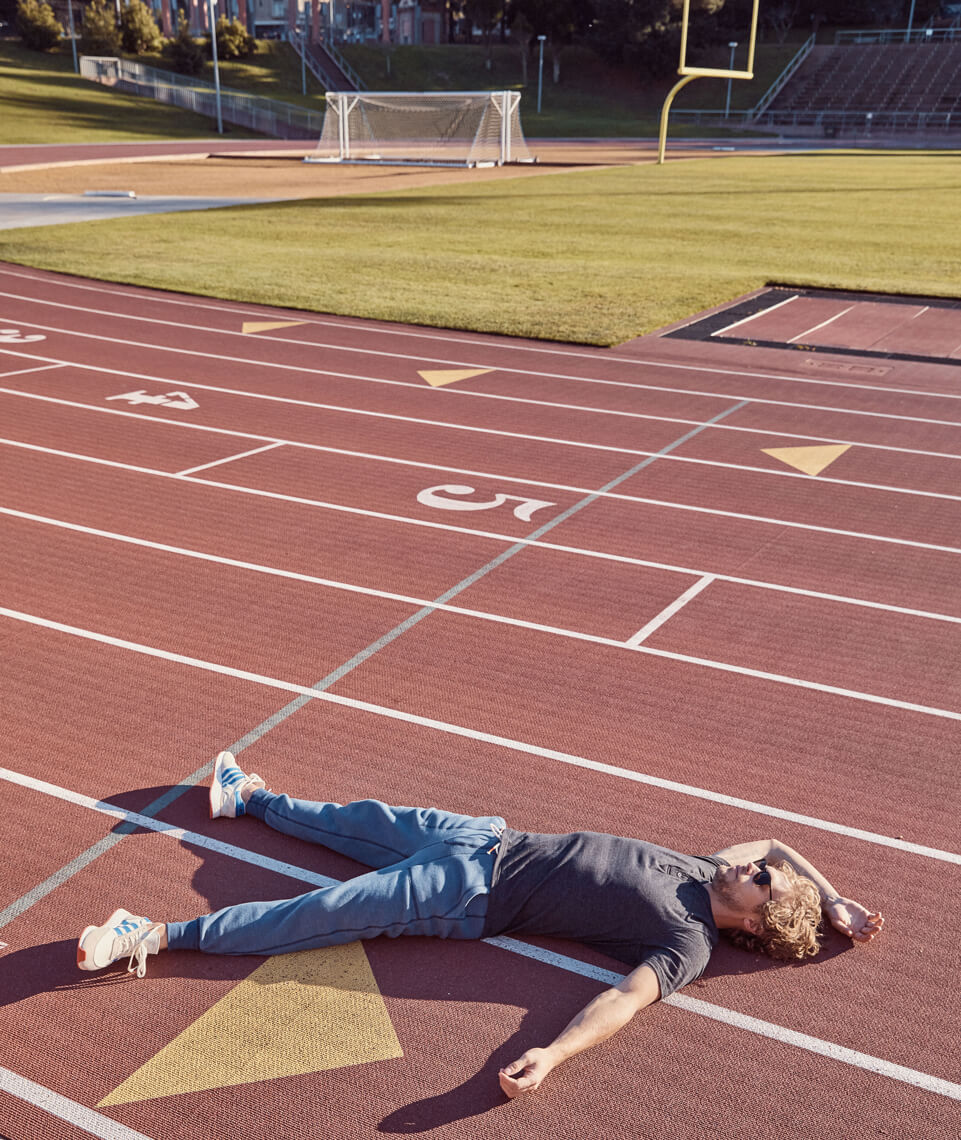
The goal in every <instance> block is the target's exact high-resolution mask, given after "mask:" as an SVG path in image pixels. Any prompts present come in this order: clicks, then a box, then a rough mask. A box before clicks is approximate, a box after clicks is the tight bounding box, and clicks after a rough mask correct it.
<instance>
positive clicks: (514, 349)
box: [0, 271, 961, 407]
mask: <svg viewBox="0 0 961 1140" xmlns="http://www.w3.org/2000/svg"><path fill="white" fill-rule="evenodd" d="M6 272H8V271H6ZM10 276H14V277H23V278H25V279H26V280H29V281H39V282H41V283H42V284H44V285H49V284H50V282H49V281H47V280H46V279H44V278H40V277H30V276H28V275H27V274H10ZM55 284H56V285H57V286H58V287H60V288H71V289H85V290H88V291H90V292H94V293H105V294H108V295H110V296H116V297H123V298H124V299H126V300H128V301H129V300H130V299H131V297H132V296H134V299H136V300H142V301H145V302H146V303H148V304H164V305H181V306H188V307H189V308H190V310H191V312H193V311H194V310H196V309H208V310H210V311H212V312H218V313H228V314H230V315H231V316H235V317H237V318H238V319H242V318H243V317H251V318H257V319H259V320H264V319H268V320H269V319H273V318H275V317H276V319H278V320H283V319H285V318H289V317H291V316H292V314H291V313H289V312H281V311H278V312H275V313H265V311H264V309H263V308H256V309H234V308H230V307H229V306H226V305H214V304H207V303H202V302H200V301H199V300H198V299H197V298H193V297H192V298H190V299H189V300H183V299H180V298H177V297H157V296H151V297H144V296H143V295H142V294H136V295H132V294H131V293H130V292H127V291H124V290H122V289H98V288H96V287H95V286H92V285H84V284H81V283H80V282H75V281H58V282H56V283H55ZM0 295H2V296H7V297H10V298H11V299H14V300H21V301H26V302H28V303H31V304H45V305H52V306H53V307H54V308H59V309H78V308H80V307H79V306H75V305H67V304H64V303H63V302H60V301H49V300H44V299H41V298H39V297H25V296H23V295H22V294H17V293H8V294H0ZM783 303H784V302H781V304H783ZM776 307H777V306H772V308H776ZM80 311H84V312H93V313H98V314H100V315H103V316H109V317H112V318H117V317H122V318H123V319H126V320H140V321H150V320H152V319H154V318H150V317H141V316H138V315H136V314H132V313H118V312H117V311H116V309H108V310H103V309H92V310H91V309H80ZM293 315H294V316H295V317H296V319H297V321H298V322H299V323H300V324H302V325H309V326H315V327H318V328H335V329H345V330H347V331H349V332H353V333H358V332H362V333H363V334H364V335H365V336H370V335H376V336H385V337H403V338H407V339H412V340H418V341H438V342H440V343H441V344H466V345H470V346H471V347H472V348H479V349H486V350H488V351H493V352H497V351H506V352H510V353H511V354H514V353H525V352H526V353H534V354H536V355H538V356H560V357H571V358H572V359H576V360H590V361H591V362H592V363H594V364H612V363H613V364H623V365H626V366H628V367H630V366H632V365H641V366H643V367H647V368H663V369H665V370H666V371H674V372H694V373H706V374H708V375H710V376H735V377H741V378H745V379H750V380H780V381H784V382H786V383H789V384H805V385H808V386H816V387H822V388H850V389H853V390H855V391H864V392H885V393H892V394H894V395H899V396H924V397H928V398H934V399H945V400H961V393H957V392H953V391H951V392H930V391H926V390H924V389H917V388H893V387H887V386H885V385H883V384H859V383H855V382H852V381H849V380H827V379H823V378H821V377H814V376H791V375H789V374H787V373H778V372H753V371H750V370H748V369H743V368H718V367H712V366H710V365H698V364H681V363H676V362H674V361H668V360H649V359H646V358H644V357H638V356H626V355H625V356H621V355H620V354H618V353H617V348H616V346H615V347H614V348H603V347H597V348H595V349H594V350H593V351H583V352H579V351H577V350H576V349H574V350H572V349H559V348H556V347H554V346H551V345H547V344H545V345H543V346H541V345H534V344H514V343H492V342H496V334H491V335H490V336H489V337H488V338H487V339H484V340H480V339H477V338H474V337H466V336H453V335H450V334H445V333H440V334H438V333H427V332H419V331H418V332H414V331H408V330H407V329H389V328H383V327H379V324H378V322H376V321H368V322H366V324H365V322H364V321H363V319H362V318H360V317H358V318H356V321H355V323H353V324H351V323H349V322H347V321H334V320H321V319H319V318H313V319H305V318H304V315H303V314H300V313H298V314H293ZM160 323H164V324H174V325H176V326H177V327H178V328H185V327H190V326H186V325H183V323H182V322H180V321H164V322H160ZM193 327H194V328H198V329H200V330H201V331H204V332H210V333H229V332H233V331H234V330H230V329H217V328H210V327H209V326H204V325H200V326H193ZM234 335H245V336H247V337H248V338H249V337H250V336H252V335H253V336H257V337H258V339H259V338H260V336H261V334H251V333H247V334H239V333H234ZM264 339H268V340H270V341H272V343H274V344H276V343H277V338H276V337H266V338H264ZM298 343H310V345H311V347H314V348H329V349H331V350H333V351H335V352H349V353H360V354H361V355H365V356H386V357H388V358H389V359H391V360H417V361H422V362H424V363H427V364H443V365H446V366H447V367H448V368H483V369H491V370H500V371H507V372H513V373H515V374H517V375H520V376H538V377H545V378H547V379H553V380H573V381H575V382H576V383H580V384H602V385H608V386H612V387H619V388H638V389H640V390H642V391H653V392H677V393H686V394H688V395H692V396H714V395H719V394H718V393H715V392H699V391H691V390H689V389H686V388H668V387H659V386H657V385H652V384H637V383H635V382H632V381H627V380H603V379H601V378H600V377H594V376H579V375H569V374H567V373H561V372H535V371H532V370H530V369H521V368H505V367H504V366H503V365H498V364H492V363H490V361H485V362H478V361H476V360H451V359H450V357H428V356H420V355H413V354H409V353H407V354H405V353H400V352H385V351H383V350H375V349H370V348H366V347H365V348H357V347H354V346H351V345H344V344H323V343H318V342H298ZM721 395H722V398H724V399H728V398H732V399H733V398H737V397H731V396H730V395H729V393H723V394H721ZM751 398H752V399H753V398H754V397H751ZM758 402H760V403H764V402H767V401H758ZM770 402H772V403H777V402H778V401H770ZM788 406H790V407H806V406H807V405H804V404H790V405H788Z"/></svg>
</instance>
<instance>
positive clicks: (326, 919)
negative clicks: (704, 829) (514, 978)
mask: <svg viewBox="0 0 961 1140" xmlns="http://www.w3.org/2000/svg"><path fill="white" fill-rule="evenodd" d="M210 814H211V817H212V818H217V817H218V816H226V817H229V818H235V817H237V816H242V815H252V816H255V817H256V818H257V819H262V820H263V821H264V822H265V823H267V824H268V825H269V826H270V827H272V828H274V829H275V830H277V831H281V832H283V833H284V834H286V835H293V836H296V837H298V838H300V839H305V840H307V841H309V842H312V843H320V844H323V845H324V846H325V847H329V848H331V849H332V850H334V851H339V852H340V853H341V854H343V855H346V856H348V857H349V858H351V859H356V860H358V861H359V862H361V863H364V864H366V865H367V866H369V867H374V868H376V870H374V871H372V872H370V873H369V874H366V875H359V876H357V877H356V878H353V879H348V880H346V881H345V882H343V883H339V884H337V885H336V886H332V887H324V888H322V889H319V890H314V891H308V892H306V893H305V894H302V895H298V896H297V897H296V898H292V899H285V900H280V901H277V902H253V903H241V904H239V905H237V906H228V907H225V908H224V909H223V910H219V911H216V912H215V913H213V914H207V915H203V916H201V917H199V918H195V919H192V920H191V921H189V922H166V923H163V922H161V923H154V922H151V921H150V920H149V919H148V918H144V917H141V916H137V915H133V914H131V913H130V912H129V911H127V910H124V909H122V908H121V909H119V910H116V911H114V913H113V914H112V915H111V916H110V917H109V918H108V919H107V921H106V922H105V923H104V924H103V926H88V927H87V928H86V930H84V932H83V934H81V936H80V941H79V943H78V946H77V963H78V965H79V966H80V968H81V969H82V970H100V969H103V968H104V967H105V966H109V965H110V964H111V963H112V962H115V961H116V960H117V959H118V958H123V957H127V956H129V958H130V962H129V964H128V970H129V971H131V972H133V971H134V970H136V973H137V976H138V977H141V978H142V977H143V976H144V974H145V973H146V957H147V955H148V954H156V953H158V951H160V950H166V949H170V950H201V951H203V952H204V953H207V954H268V955H269V954H285V953H290V952H292V951H295V950H309V949H312V948H314V947H318V946H333V945H336V944H338V943H344V942H353V941H356V940H357V939H359V938H375V937H377V936H378V935H380V934H386V935H388V936H389V937H391V938H396V937H397V936H399V935H402V934H406V935H432V936H434V937H437V938H486V937H489V936H492V935H495V934H539V935H553V936H556V937H560V938H570V939H574V940H575V941H578V942H582V943H585V944H586V945H588V946H592V947H594V948H595V949H597V950H600V951H601V952H602V953H605V954H608V955H610V956H611V957H613V958H616V959H618V960H619V961H622V962H625V963H627V964H628V965H629V966H631V967H632V972H631V973H630V974H628V975H627V977H626V978H624V980H623V981H622V982H620V983H619V984H618V985H616V986H614V987H613V988H611V989H608V990H605V991H604V992H603V993H601V994H599V995H598V996H597V997H596V998H594V1000H593V1001H591V1002H590V1003H589V1004H588V1005H587V1006H585V1008H584V1009H582V1010H581V1012H580V1013H579V1014H578V1015H577V1016H576V1017H575V1018H574V1019H573V1021H571V1023H570V1024H569V1025H568V1026H567V1028H566V1029H564V1030H563V1032H562V1033H560V1035H559V1036H558V1037H557V1038H556V1039H555V1040H554V1041H552V1042H551V1043H550V1044H549V1045H548V1046H547V1047H546V1048H533V1049H528V1051H527V1052H526V1053H525V1054H524V1055H523V1056H522V1057H520V1058H518V1060H516V1061H514V1062H512V1063H511V1064H509V1065H506V1066H505V1067H504V1068H502V1069H501V1071H500V1074H499V1079H500V1084H501V1088H502V1089H503V1090H504V1092H505V1093H506V1094H507V1095H508V1096H509V1097H514V1096H517V1095H518V1094H519V1093H529V1092H532V1091H533V1090H534V1089H536V1088H538V1087H539V1086H540V1084H541V1082H542V1081H543V1080H544V1078H545V1077H546V1076H547V1074H548V1073H549V1072H550V1071H551V1070H552V1069H553V1068H554V1067H555V1066H556V1065H558V1064H559V1063H560V1062H561V1061H564V1060H566V1059H567V1058H568V1057H570V1056H572V1055H573V1054H575V1053H580V1052H581V1051H582V1050H584V1049H588V1048H590V1046H592V1045H596V1044H598V1042H600V1041H604V1040H606V1039H607V1038H608V1037H610V1036H611V1035H612V1034H614V1033H616V1032H617V1030H618V1029H620V1028H622V1026H624V1025H626V1024H627V1022H628V1021H630V1019H631V1018H632V1017H633V1016H634V1014H635V1013H637V1011H638V1010H639V1009H643V1008H644V1007H645V1006H648V1005H650V1004H651V1003H652V1002H655V1001H657V999H658V998H661V997H666V996H667V995H668V994H672V993H674V991H675V990H678V989H680V988H681V987H682V986H685V985H687V984H688V982H692V981H693V980H694V979H695V978H697V977H699V976H700V975H701V973H702V972H703V971H704V968H705V966H706V965H707V962H708V959H709V958H710V956H711V951H712V950H713V949H714V947H715V946H716V945H717V943H718V935H719V932H722V931H723V932H724V933H725V934H727V935H728V936H729V937H730V938H731V939H732V940H734V941H735V942H737V943H739V944H740V945H744V946H748V947H750V948H752V949H757V950H763V951H765V952H766V953H768V954H770V955H771V956H772V957H775V958H786V959H790V958H804V957H806V956H807V955H813V954H816V953H817V951H818V949H819V945H818V936H817V931H818V925H819V923H820V920H821V911H822V908H823V910H824V912H825V914H826V915H827V917H828V919H829V920H830V922H831V924H832V925H833V926H834V927H835V928H836V929H837V930H839V931H841V933H842V934H846V935H847V936H848V937H849V938H853V939H854V940H856V941H858V942H870V941H871V940H872V939H873V938H874V937H875V936H876V935H877V934H878V933H880V931H881V928H882V927H883V925H884V919H883V918H882V916H881V915H880V914H872V913H871V912H869V911H868V910H867V909H866V908H865V907H863V906H861V905H860V904H859V903H856V902H854V901H853V900H852V899H847V898H842V897H841V896H840V895H839V894H838V893H837V891H835V889H834V888H833V887H832V886H831V884H830V883H829V882H828V881H827V879H825V877H824V876H823V875H822V874H820V873H819V872H818V871H817V870H815V868H814V867H812V866H811V864H810V863H809V862H808V861H807V860H806V859H804V858H802V856H800V855H798V853H797V852H796V851H793V850H792V849H791V848H790V847H786V846H785V845H784V844H782V843H778V842H776V841H775V840H770V839H762V840H758V841H757V842H754V843H740V844H738V845H736V846H734V847H726V848H724V849H723V850H721V851H717V852H715V853H714V855H712V856H709V857H697V856H692V855H681V854H678V853H677V852H675V851H670V850H668V849H667V848H664V847H657V846H655V845H654V844H651V843H645V842H643V841H641V840H638V839H620V838H617V837H616V836H613V835H600V834H596V833H594V832H576V833H574V834H572V835H538V834H534V833H527V832H521V831H513V830H511V829H510V828H509V827H507V826H506V824H505V822H504V820H503V819H501V818H500V817H499V816H482V817H479V818H474V817H470V816H464V815H453V814H451V813H449V812H444V811H439V810H437V809H429V808H397V807H388V806H387V805H386V804H382V803H380V802H378V801H377V800H362V801H359V802H357V803H352V804H347V805H346V806H343V807H342V806H341V805H339V804H334V803H312V802H309V801H305V800H292V799H289V798H288V797H287V796H282V795H274V794H273V793H272V792H269V791H267V790H266V785H265V783H264V781H263V780H262V779H260V777H259V776H256V775H251V776H248V775H246V774H245V773H244V772H242V771H241V770H240V768H238V767H237V765H236V762H235V760H234V757H233V756H232V755H231V753H229V752H222V753H221V754H220V755H219V756H218V757H217V763H216V766H215V769H214V774H213V781H212V783H211V788H210Z"/></svg>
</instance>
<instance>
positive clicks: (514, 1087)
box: [498, 966, 661, 1097]
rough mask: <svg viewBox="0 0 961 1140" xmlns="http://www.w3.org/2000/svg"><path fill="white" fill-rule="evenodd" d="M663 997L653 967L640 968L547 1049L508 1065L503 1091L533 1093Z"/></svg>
mask: <svg viewBox="0 0 961 1140" xmlns="http://www.w3.org/2000/svg"><path fill="white" fill-rule="evenodd" d="M660 996H661V987H660V984H659V983H658V980H657V974H655V973H654V971H653V970H652V969H651V967H650V966H638V968H637V969H636V970H634V971H633V972H632V973H630V974H628V975H627V977H626V978H625V979H624V980H623V981H622V982H619V983H618V984H617V985H616V986H614V987H613V988H612V989H609V990H604V992H603V993H600V994H598V995H597V997H596V998H594V1000H593V1001H592V1002H590V1003H589V1004H588V1005H586V1006H585V1007H584V1008H583V1009H582V1010H581V1012H580V1013H579V1014H578V1015H577V1017H575V1018H574V1020H573V1021H572V1022H571V1023H570V1024H569V1025H568V1026H567V1027H566V1028H565V1029H564V1030H563V1031H562V1032H561V1033H559V1034H558V1036H557V1037H555V1038H554V1040H553V1041H552V1042H551V1043H550V1045H548V1046H547V1048H546V1049H528V1050H527V1052H526V1053H525V1054H524V1056H523V1057H520V1058H518V1060H516V1061H513V1062H511V1064H509V1065H505V1066H504V1068H503V1069H501V1071H500V1072H499V1073H498V1080H499V1081H500V1085H501V1088H502V1089H503V1090H504V1092H505V1093H507V1095H508V1096H509V1097H515V1096H517V1095H518V1094H520V1093H529V1092H533V1091H534V1090H535V1089H537V1088H539V1087H540V1084H541V1082H542V1081H543V1080H544V1078H545V1077H546V1076H547V1074H548V1073H549V1072H550V1071H551V1069H553V1068H555V1067H556V1066H557V1065H559V1064H560V1063H561V1061H566V1060H567V1058H568V1057H573V1056H574V1054H575V1053H581V1052H583V1051H584V1050H585V1049H589V1048H590V1047H591V1046H592V1045H598V1044H600V1042H601V1041H606V1040H607V1038H608V1037H612V1036H613V1035H614V1034H615V1033H616V1032H617V1031H618V1030H619V1029H622V1028H623V1027H624V1026H625V1025H627V1023H628V1022H629V1021H630V1020H631V1018H632V1017H633V1016H634V1014H635V1013H637V1011H638V1010H639V1009H644V1007H645V1006H648V1005H651V1004H652V1002H655V1001H657V999H658V998H659V997H660Z"/></svg>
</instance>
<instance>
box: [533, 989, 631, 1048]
mask: <svg viewBox="0 0 961 1140" xmlns="http://www.w3.org/2000/svg"><path fill="white" fill-rule="evenodd" d="M638 1008H639V1006H638V1003H637V1001H636V1000H635V999H634V998H632V997H631V996H630V995H628V994H625V993H623V992H622V991H621V990H618V989H610V990H604V992H603V993H600V994H598V995H597V997H596V998H594V1000H593V1001H591V1002H590V1003H589V1004H588V1005H586V1006H584V1008H583V1009H582V1010H581V1011H580V1013H579V1014H578V1015H577V1016H576V1017H574V1018H572V1020H571V1021H570V1022H569V1023H568V1025H567V1026H565V1028H564V1029H563V1030H561V1032H560V1033H559V1034H558V1035H557V1037H555V1038H554V1040H553V1041H552V1042H551V1043H550V1045H548V1046H547V1052H548V1053H549V1054H550V1058H551V1061H552V1062H553V1063H554V1064H555V1065H557V1064H560V1062H561V1061H566V1060H567V1058H568V1057H573V1056H574V1054H575V1053H581V1052H583V1051H584V1050H585V1049H590V1047H591V1046H592V1045H599V1044H600V1043H601V1042H602V1041H606V1040H607V1039H608V1037H613V1036H614V1034H615V1033H616V1032H617V1031H618V1030H619V1029H623V1028H624V1026H625V1025H627V1023H628V1022H629V1021H630V1020H631V1018H632V1017H633V1016H634V1014H635V1013H636V1012H637V1010H638Z"/></svg>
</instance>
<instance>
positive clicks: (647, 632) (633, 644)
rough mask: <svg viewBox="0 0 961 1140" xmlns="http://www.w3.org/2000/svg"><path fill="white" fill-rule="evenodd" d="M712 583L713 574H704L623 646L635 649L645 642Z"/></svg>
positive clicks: (713, 579)
mask: <svg viewBox="0 0 961 1140" xmlns="http://www.w3.org/2000/svg"><path fill="white" fill-rule="evenodd" d="M713 581H715V575H714V574H705V575H704V577H703V578H701V580H700V581H699V582H695V583H694V585H693V586H691V587H690V588H689V589H687V590H685V591H684V593H683V594H681V596H680V597H679V598H675V599H674V601H673V602H671V604H670V605H669V606H665V607H664V609H663V610H661V612H660V613H659V614H657V615H656V617H652V618H651V620H650V621H649V622H648V623H647V625H645V626H644V627H643V628H641V629H639V630H638V631H637V633H635V634H634V636H633V637H629V638H628V639H627V641H625V642H624V644H625V645H627V646H629V647H630V648H631V649H636V648H637V647H638V646H639V645H641V644H642V643H643V642H644V641H646V640H647V639H648V638H649V637H650V636H651V634H652V633H653V632H654V631H655V630H656V629H660V627H661V626H662V625H663V624H664V623H665V622H666V621H667V620H668V619H669V618H672V617H673V616H674V615H675V614H676V613H677V611H678V610H681V609H683V608H684V607H685V606H686V605H687V603H688V602H689V601H690V600H691V599H692V598H696V597H697V595H698V594H699V593H700V592H701V591H702V590H703V589H705V588H706V587H707V586H709V585H710V584H711V583H712V582H713Z"/></svg>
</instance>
